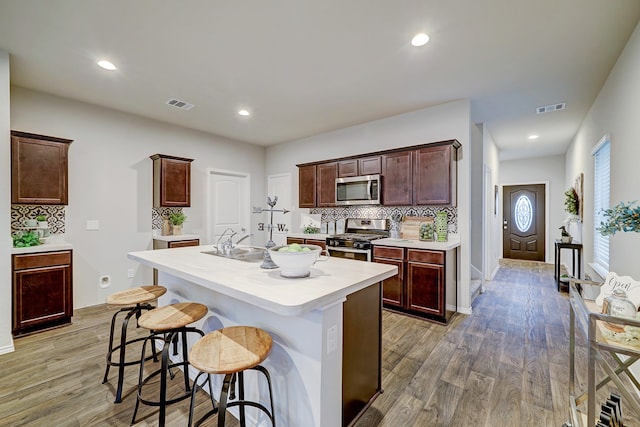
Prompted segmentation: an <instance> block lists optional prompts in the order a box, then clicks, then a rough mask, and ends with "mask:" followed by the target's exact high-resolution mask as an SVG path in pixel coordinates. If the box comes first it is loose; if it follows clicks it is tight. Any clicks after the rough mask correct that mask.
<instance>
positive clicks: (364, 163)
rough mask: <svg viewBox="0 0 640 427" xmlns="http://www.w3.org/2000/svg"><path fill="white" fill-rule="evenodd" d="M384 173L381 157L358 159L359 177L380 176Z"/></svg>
mask: <svg viewBox="0 0 640 427" xmlns="http://www.w3.org/2000/svg"><path fill="white" fill-rule="evenodd" d="M381 173H382V163H381V158H380V156H373V157H363V158H361V159H358V175H379V174H381Z"/></svg>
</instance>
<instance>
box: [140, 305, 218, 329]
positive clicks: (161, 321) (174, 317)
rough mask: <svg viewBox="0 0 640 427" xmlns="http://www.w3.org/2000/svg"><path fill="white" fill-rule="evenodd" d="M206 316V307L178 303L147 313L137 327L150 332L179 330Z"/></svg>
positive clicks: (141, 317)
mask: <svg viewBox="0 0 640 427" xmlns="http://www.w3.org/2000/svg"><path fill="white" fill-rule="evenodd" d="M206 314H207V306H206V305H204V304H199V303H197V302H179V303H176V304H171V305H165V306H162V307H158V308H155V309H153V310H151V311H147V312H146V313H144V314H143V315H142V316H140V319H138V325H140V326H142V327H143V328H147V329H150V330H152V331H168V330H170V329H179V328H182V327H185V326H187V325H189V324H191V323H193V322H197V321H198V320H200V319H202V318H203V317H204V316H205V315H206Z"/></svg>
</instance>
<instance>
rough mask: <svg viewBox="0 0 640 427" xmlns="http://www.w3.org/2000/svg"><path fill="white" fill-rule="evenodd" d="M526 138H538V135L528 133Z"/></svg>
mask: <svg viewBox="0 0 640 427" xmlns="http://www.w3.org/2000/svg"><path fill="white" fill-rule="evenodd" d="M528 138H529V139H538V135H529V136H528Z"/></svg>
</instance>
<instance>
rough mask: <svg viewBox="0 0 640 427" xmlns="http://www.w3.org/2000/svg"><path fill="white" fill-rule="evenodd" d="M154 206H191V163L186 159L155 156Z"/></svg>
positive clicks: (162, 155) (190, 160)
mask: <svg viewBox="0 0 640 427" xmlns="http://www.w3.org/2000/svg"><path fill="white" fill-rule="evenodd" d="M151 160H153V206H154V207H156V208H159V207H189V206H191V162H192V161H193V159H185V158H184V157H174V156H167V155H164V154H154V155H153V156H151Z"/></svg>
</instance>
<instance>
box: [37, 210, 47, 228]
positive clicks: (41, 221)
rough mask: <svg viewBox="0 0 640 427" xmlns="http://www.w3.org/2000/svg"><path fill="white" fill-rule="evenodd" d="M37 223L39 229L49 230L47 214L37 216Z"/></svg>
mask: <svg viewBox="0 0 640 427" xmlns="http://www.w3.org/2000/svg"><path fill="white" fill-rule="evenodd" d="M36 221H38V227H40V228H49V223H48V222H47V216H46V215H45V214H42V213H39V214H38V215H37V216H36Z"/></svg>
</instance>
